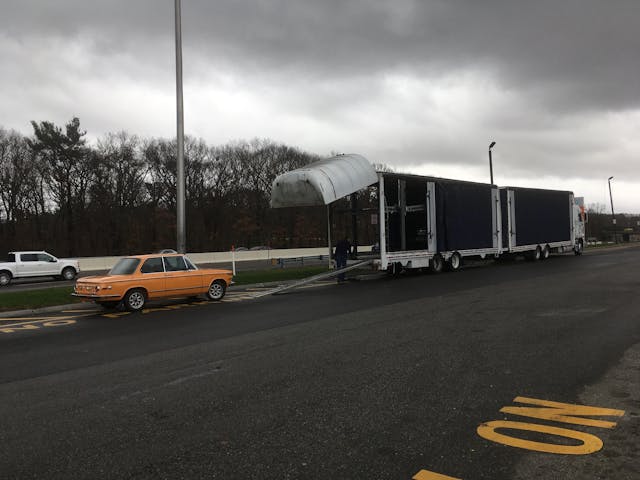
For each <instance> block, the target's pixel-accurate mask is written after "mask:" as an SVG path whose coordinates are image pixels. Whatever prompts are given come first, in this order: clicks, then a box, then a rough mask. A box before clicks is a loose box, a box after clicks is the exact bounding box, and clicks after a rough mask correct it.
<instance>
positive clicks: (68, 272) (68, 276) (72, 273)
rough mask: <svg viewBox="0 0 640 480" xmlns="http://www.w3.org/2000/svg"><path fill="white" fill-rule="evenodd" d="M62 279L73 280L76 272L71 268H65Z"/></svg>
mask: <svg viewBox="0 0 640 480" xmlns="http://www.w3.org/2000/svg"><path fill="white" fill-rule="evenodd" d="M62 278H63V279H65V280H73V279H74V278H76V271H75V269H73V268H71V267H66V268H65V269H64V270H62Z"/></svg>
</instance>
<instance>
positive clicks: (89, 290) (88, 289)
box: [76, 284, 98, 295]
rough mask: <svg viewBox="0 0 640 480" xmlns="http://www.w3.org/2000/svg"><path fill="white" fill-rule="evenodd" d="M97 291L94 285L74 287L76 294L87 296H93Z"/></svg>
mask: <svg viewBox="0 0 640 480" xmlns="http://www.w3.org/2000/svg"><path fill="white" fill-rule="evenodd" d="M97 291H98V289H97V288H96V285H88V284H79V285H76V293H79V294H83V295H86V294H89V295H93V294H94V293H96V292H97Z"/></svg>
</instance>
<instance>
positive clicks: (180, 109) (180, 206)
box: [175, 0, 187, 253]
mask: <svg viewBox="0 0 640 480" xmlns="http://www.w3.org/2000/svg"><path fill="white" fill-rule="evenodd" d="M175 17H176V18H175V20H176V111H177V122H176V123H177V127H178V128H177V130H178V131H177V139H176V140H177V141H176V143H177V149H178V152H177V161H176V183H177V185H176V187H177V188H176V190H177V191H176V197H177V198H176V207H177V212H176V237H177V238H176V243H177V245H176V246H177V250H178V253H186V247H187V245H186V243H187V242H186V234H185V208H184V203H185V199H184V197H185V178H184V104H183V101H182V15H181V2H180V0H175Z"/></svg>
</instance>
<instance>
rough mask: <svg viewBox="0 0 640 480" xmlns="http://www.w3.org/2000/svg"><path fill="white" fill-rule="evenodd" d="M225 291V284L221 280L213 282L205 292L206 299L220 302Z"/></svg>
mask: <svg viewBox="0 0 640 480" xmlns="http://www.w3.org/2000/svg"><path fill="white" fill-rule="evenodd" d="M226 291H227V284H226V283H224V281H222V280H214V281H213V282H211V285H209V290H207V298H208V299H209V300H214V301H217V300H222V297H224V294H225V292H226Z"/></svg>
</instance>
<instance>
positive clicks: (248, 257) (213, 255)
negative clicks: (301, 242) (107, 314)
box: [78, 246, 371, 271]
mask: <svg viewBox="0 0 640 480" xmlns="http://www.w3.org/2000/svg"><path fill="white" fill-rule="evenodd" d="M327 250H328V249H327V247H321V248H289V249H274V250H255V251H253V250H242V251H240V252H235V253H234V255H235V261H236V262H245V261H252V260H253V261H255V260H271V259H278V258H298V257H316V256H319V255H327V253H328V251H327ZM358 251H359V252H370V251H371V247H370V246H358ZM123 256H124V255H123ZM187 256H188V257H189V258H190V259H191V260H192V261H193V262H194V263H195V264H196V265H197V264H202V263H223V262H229V263H231V256H232V253H231V252H207V253H187ZM121 258H122V257H84V258H78V261H79V262H80V270H82V271H92V270H109V269H110V268H111V267H113V266H114V265H115V264H116V262H117V261H118V260H120V259H121Z"/></svg>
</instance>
